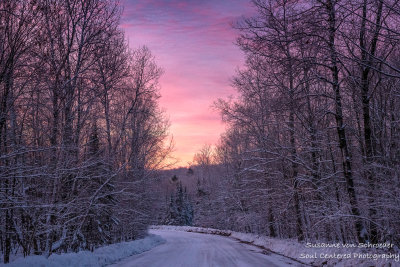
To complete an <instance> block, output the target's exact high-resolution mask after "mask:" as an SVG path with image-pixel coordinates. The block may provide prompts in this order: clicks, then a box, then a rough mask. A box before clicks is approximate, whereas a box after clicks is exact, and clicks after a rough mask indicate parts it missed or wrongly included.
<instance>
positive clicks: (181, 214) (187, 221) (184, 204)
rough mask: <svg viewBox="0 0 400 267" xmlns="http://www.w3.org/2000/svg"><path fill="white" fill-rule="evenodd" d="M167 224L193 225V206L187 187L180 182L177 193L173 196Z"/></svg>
mask: <svg viewBox="0 0 400 267" xmlns="http://www.w3.org/2000/svg"><path fill="white" fill-rule="evenodd" d="M165 224H168V225H189V226H191V225H193V205H192V203H191V201H190V198H189V195H188V193H187V191H186V187H185V188H184V187H183V186H182V183H181V182H179V183H178V184H177V187H176V191H175V193H173V194H171V196H170V201H169V204H168V211H167V216H166V219H165Z"/></svg>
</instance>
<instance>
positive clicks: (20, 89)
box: [0, 0, 400, 263]
mask: <svg viewBox="0 0 400 267" xmlns="http://www.w3.org/2000/svg"><path fill="white" fill-rule="evenodd" d="M251 4H252V7H253V9H254V11H255V12H254V14H253V15H252V16H247V17H242V18H241V19H239V20H238V21H235V22H234V24H233V27H234V28H235V30H236V31H237V39H236V45H237V46H238V47H239V48H240V49H241V51H242V53H243V55H244V57H245V63H244V65H243V66H240V67H239V68H238V70H237V71H236V74H235V75H234V77H232V79H231V85H232V87H233V88H234V89H235V91H236V94H235V95H234V96H232V97H228V96H227V97H226V98H221V99H216V100H215V102H214V105H213V108H214V111H215V112H219V114H220V115H221V119H222V121H223V122H224V123H225V125H226V129H227V130H226V132H225V133H223V134H222V136H221V138H220V140H219V143H218V144H216V145H215V146H212V145H204V147H203V148H202V149H201V150H200V151H198V153H197V154H196V155H195V156H194V158H193V162H192V163H191V164H190V165H189V166H188V168H177V169H168V168H170V167H171V166H169V165H168V164H167V163H166V162H167V161H166V159H167V158H168V157H169V155H170V152H171V151H172V147H173V142H172V141H171V139H170V135H169V132H168V129H169V124H170V123H169V120H168V117H167V116H166V114H165V112H164V111H163V110H162V109H161V108H160V106H159V98H160V93H159V90H160V85H159V79H160V77H161V75H162V74H163V69H162V68H161V67H159V66H158V65H157V62H156V60H155V57H154V56H153V55H152V53H151V51H150V49H149V48H147V47H146V46H141V47H138V48H135V49H132V48H130V47H129V45H128V43H127V41H126V37H125V35H124V31H123V30H122V29H121V27H120V19H121V13H122V7H121V5H120V3H119V2H118V1H116V0H93V1H77V0H66V1H58V0H2V1H0V249H1V254H2V256H3V261H4V263H7V262H9V261H10V254H12V253H13V252H15V251H20V253H22V254H23V255H24V256H28V255H33V254H34V255H50V254H52V253H60V252H71V251H75V252H76V251H79V250H92V251H93V249H94V248H97V247H99V246H102V245H105V244H111V243H116V242H121V241H127V240H133V239H137V238H141V237H143V236H144V235H145V233H146V229H147V227H148V225H150V224H170V225H195V226H201V227H211V228H216V229H226V230H234V231H238V232H245V233H255V234H262V235H266V236H270V237H274V238H281V239H285V238H291V239H296V240H297V241H299V242H305V241H327V242H329V241H335V242H341V243H352V242H359V243H367V242H370V243H380V242H390V243H392V244H395V245H396V246H397V247H400V49H399V44H400V2H399V1H398V0H353V1H350V0H312V1H304V0H252V1H251ZM166 169H168V170H166Z"/></svg>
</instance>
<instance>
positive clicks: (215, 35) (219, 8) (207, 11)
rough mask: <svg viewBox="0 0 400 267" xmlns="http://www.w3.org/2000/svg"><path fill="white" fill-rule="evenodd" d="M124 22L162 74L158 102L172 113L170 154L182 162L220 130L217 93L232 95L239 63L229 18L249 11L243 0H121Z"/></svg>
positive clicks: (129, 34)
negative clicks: (172, 148) (150, 55)
mask: <svg viewBox="0 0 400 267" xmlns="http://www.w3.org/2000/svg"><path fill="white" fill-rule="evenodd" d="M123 4H124V6H125V8H124V13H123V17H122V27H123V28H124V30H125V32H126V36H127V39H128V40H129V45H130V46H131V47H132V48H134V47H137V46H140V45H146V46H148V47H149V48H150V50H151V51H152V53H153V54H154V55H155V57H156V60H157V63H158V64H159V65H160V66H161V67H162V68H163V69H164V71H165V73H164V75H163V76H162V78H161V80H160V84H161V99H160V105H161V107H162V108H164V109H165V111H166V114H167V115H168V116H169V118H170V122H171V128H170V132H171V134H172V135H173V139H174V142H175V150H174V153H173V156H174V157H175V158H177V159H179V163H178V164H177V165H178V166H186V165H187V162H190V161H192V158H193V155H194V153H196V152H197V151H198V150H199V149H200V148H201V147H202V146H203V145H204V144H215V143H216V142H217V141H218V138H219V136H220V134H221V133H222V132H223V130H224V125H223V124H222V122H221V120H220V117H219V114H218V112H216V111H215V110H213V109H212V107H211V106H212V104H213V102H214V101H215V100H216V99H218V98H223V97H227V96H229V95H232V94H234V91H233V89H232V88H231V86H230V78H231V77H232V75H233V74H234V72H235V69H236V68H237V67H238V66H240V65H241V63H242V62H243V56H242V53H241V51H240V50H239V49H238V48H237V47H236V46H235V45H234V42H235V38H236V36H237V32H236V30H234V29H233V28H232V23H234V22H235V21H237V20H238V19H239V18H240V17H241V16H242V15H243V14H247V13H248V12H250V11H251V7H250V4H249V3H248V1H247V0H234V1H213V0H205V1H178V0H171V1H161V0H158V1H157V0H151V1H148V0H137V1H129V0H125V1H124V2H123Z"/></svg>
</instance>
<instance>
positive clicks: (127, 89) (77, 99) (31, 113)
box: [0, 0, 170, 263]
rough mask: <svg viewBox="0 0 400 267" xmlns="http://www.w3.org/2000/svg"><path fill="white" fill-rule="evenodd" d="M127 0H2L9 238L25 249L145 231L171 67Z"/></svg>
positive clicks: (1, 215) (3, 172)
mask: <svg viewBox="0 0 400 267" xmlns="http://www.w3.org/2000/svg"><path fill="white" fill-rule="evenodd" d="M121 12H122V8H121V6H120V5H119V3H118V2H117V1H113V0H96V1H75V0H71V1H69V0H68V1H58V0H39V1H35V0H32V1H30V0H29V1H27V0H18V1H15V0H4V1H3V0H2V1H0V88H1V89H0V90H1V92H0V205H1V206H0V207H1V208H0V244H1V252H2V253H1V254H2V255H3V261H4V263H7V262H9V259H10V253H11V252H12V251H16V250H17V251H20V252H21V253H22V254H23V255H24V256H27V255H32V254H35V255H50V254H51V253H53V252H67V251H78V250H81V249H86V250H93V248H95V247H97V246H100V245H104V244H110V243H114V242H120V241H125V240H131V239H136V238H139V237H141V236H143V235H144V234H145V230H146V228H147V225H148V223H149V220H150V212H149V210H148V209H149V208H150V203H151V197H150V196H149V193H150V192H149V191H148V190H146V188H147V186H148V184H149V183H150V182H151V179H150V178H149V176H151V175H152V173H153V171H154V170H155V169H158V168H160V167H161V165H162V164H163V159H164V158H165V157H166V156H167V155H168V152H169V149H170V148H169V146H168V145H166V144H168V142H164V141H165V140H166V138H167V131H168V125H169V122H168V120H167V118H166V116H165V114H164V113H163V112H162V111H161V109H160V108H159V106H158V98H159V84H158V79H159V77H160V75H162V73H163V70H162V69H161V68H160V67H158V66H157V64H156V62H155V59H154V57H153V56H152V54H151V52H150V50H149V49H148V48H146V47H139V48H136V49H130V48H129V47H128V45H127V41H126V39H125V37H124V33H123V31H122V30H121V29H120V27H119V24H120V16H121Z"/></svg>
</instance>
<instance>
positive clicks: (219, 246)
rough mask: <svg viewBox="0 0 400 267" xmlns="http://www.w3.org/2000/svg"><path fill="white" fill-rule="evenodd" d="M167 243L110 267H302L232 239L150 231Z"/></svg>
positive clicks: (168, 231) (167, 231)
mask: <svg viewBox="0 0 400 267" xmlns="http://www.w3.org/2000/svg"><path fill="white" fill-rule="evenodd" d="M151 233H152V234H156V235H160V236H162V237H163V238H164V239H165V240H166V241H167V242H166V243H165V244H162V245H159V246H157V247H155V248H153V249H152V250H150V251H147V252H144V253H142V254H138V255H134V256H131V257H129V258H126V259H124V260H122V261H120V262H118V263H117V264H114V265H111V266H113V267H134V266H137V267H234V266H237V267H264V266H265V267H274V266H292V267H293V266H302V265H301V264H299V263H297V262H295V261H291V260H290V259H287V258H285V257H282V256H279V255H276V254H269V255H265V254H263V253H262V249H260V248H258V247H255V246H251V245H247V244H243V243H240V242H239V241H236V240H234V239H232V238H228V237H223V236H217V235H209V234H199V233H188V232H183V231H173V230H151Z"/></svg>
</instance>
